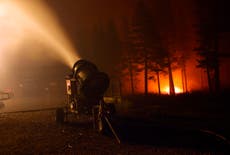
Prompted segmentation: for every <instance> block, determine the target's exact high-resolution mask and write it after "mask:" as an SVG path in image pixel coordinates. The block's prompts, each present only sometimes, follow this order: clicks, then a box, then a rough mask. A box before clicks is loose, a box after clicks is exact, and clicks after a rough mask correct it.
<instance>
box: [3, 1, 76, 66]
mask: <svg viewBox="0 0 230 155" xmlns="http://www.w3.org/2000/svg"><path fill="white" fill-rule="evenodd" d="M28 39H32V40H37V41H38V42H40V43H42V44H44V45H45V46H46V47H49V49H51V50H50V51H49V54H48V55H49V56H50V55H52V56H53V57H55V59H58V60H60V61H62V62H63V63H64V64H66V65H68V66H69V67H72V65H73V64H74V62H75V61H77V60H78V59H79V58H80V57H79V55H78V54H77V51H76V49H75V48H74V47H73V46H72V43H71V41H70V40H69V39H68V37H67V36H66V33H65V32H64V30H63V28H62V26H61V25H60V23H59V22H58V19H57V18H56V17H55V15H54V13H53V12H52V10H51V9H50V8H49V7H48V6H47V5H45V3H44V2H43V1H41V0H33V1H31V0H20V1H16V0H14V1H13V0H11V1H9V0H0V52H1V58H0V60H1V62H3V61H4V60H5V61H7V60H6V59H4V56H5V55H7V54H6V53H8V52H12V53H14V52H17V51H18V50H17V48H19V47H20V46H21V44H22V43H23V42H25V40H28ZM32 52H33V51H31V52H30V53H29V55H31V56H33V55H34V57H36V56H37V54H36V53H32ZM2 64H4V63H2ZM0 67H1V66H0ZM1 68H2V67H1Z"/></svg>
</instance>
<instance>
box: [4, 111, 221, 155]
mask: <svg viewBox="0 0 230 155" xmlns="http://www.w3.org/2000/svg"><path fill="white" fill-rule="evenodd" d="M116 130H119V128H116ZM124 131H125V130H124ZM140 132H141V133H143V132H144V131H140ZM125 134H129V133H128V132H126V133H125ZM158 138H159V137H158ZM168 138H169V137H168ZM166 139H167V138H166ZM156 140H157V139H156ZM0 141H1V143H0V154H17V155H20V154H23V155H26V154H80V155H82V154H83V155H84V154H85V155H89V154H90V155H91V154H95V155H96V154H104V155H108V154H114V155H152V154H154V155H162V154H164V155H187V154H192V155H215V154H216V152H213V151H212V150H208V149H204V150H200V149H197V148H194V147H180V146H176V145H165V144H162V145H156V143H152V144H151V143H149V144H147V143H146V144H145V143H138V142H137V141H136V142H135V143H134V142H132V141H131V140H128V141H127V140H126V141H123V139H122V140H121V144H118V142H117V141H116V139H115V138H114V137H113V136H112V135H102V134H99V133H97V132H96V131H94V130H93V126H92V122H91V121H90V119H85V118H79V119H78V118H76V119H73V120H71V121H70V122H69V123H65V124H62V125H60V124H57V123H56V122H55V110H47V111H37V112H18V113H1V114H0ZM169 141H170V140H169ZM181 143H183V142H181ZM218 154H223V153H221V152H220V153H218Z"/></svg>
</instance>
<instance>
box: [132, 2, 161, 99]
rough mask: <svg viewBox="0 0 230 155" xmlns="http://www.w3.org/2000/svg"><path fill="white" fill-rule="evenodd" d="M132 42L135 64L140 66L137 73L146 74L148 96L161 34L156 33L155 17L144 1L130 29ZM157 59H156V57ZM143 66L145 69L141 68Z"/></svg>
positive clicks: (140, 3) (145, 81)
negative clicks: (149, 81) (150, 74)
mask: <svg viewBox="0 0 230 155" xmlns="http://www.w3.org/2000/svg"><path fill="white" fill-rule="evenodd" d="M129 36H130V41H131V44H132V46H133V49H134V51H133V52H135V57H134V59H133V60H134V62H135V63H136V64H139V65H138V66H139V68H137V69H136V71H137V72H144V89H145V90H144V94H145V95H147V94H148V80H149V78H151V77H150V76H149V69H150V66H149V65H150V64H151V62H152V61H153V59H152V58H154V56H153V55H154V54H155V52H156V51H157V50H158V49H159V45H161V44H159V40H160V37H159V34H158V33H157V32H156V27H155V23H154V19H153V16H152V15H151V13H150V11H149V10H148V9H147V7H146V6H145V5H144V3H143V2H142V1H139V2H138V3H137V8H136V10H135V14H134V16H133V19H132V23H131V26H130V28H129ZM155 58H156V57H155ZM140 64H142V66H143V67H140Z"/></svg>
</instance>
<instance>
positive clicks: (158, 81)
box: [156, 71, 161, 95]
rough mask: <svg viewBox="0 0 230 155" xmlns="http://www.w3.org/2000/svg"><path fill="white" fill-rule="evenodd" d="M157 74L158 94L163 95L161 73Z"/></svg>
mask: <svg viewBox="0 0 230 155" xmlns="http://www.w3.org/2000/svg"><path fill="white" fill-rule="evenodd" d="M156 73H157V85H158V94H159V95H161V85H160V75H159V71H157V72H156Z"/></svg>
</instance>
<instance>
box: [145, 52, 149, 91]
mask: <svg viewBox="0 0 230 155" xmlns="http://www.w3.org/2000/svg"><path fill="white" fill-rule="evenodd" d="M144 52H145V60H144V81H145V95H148V65H147V64H148V60H147V51H146V49H145V51H144Z"/></svg>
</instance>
